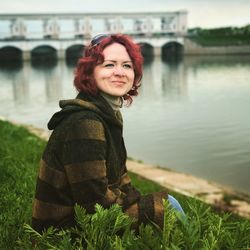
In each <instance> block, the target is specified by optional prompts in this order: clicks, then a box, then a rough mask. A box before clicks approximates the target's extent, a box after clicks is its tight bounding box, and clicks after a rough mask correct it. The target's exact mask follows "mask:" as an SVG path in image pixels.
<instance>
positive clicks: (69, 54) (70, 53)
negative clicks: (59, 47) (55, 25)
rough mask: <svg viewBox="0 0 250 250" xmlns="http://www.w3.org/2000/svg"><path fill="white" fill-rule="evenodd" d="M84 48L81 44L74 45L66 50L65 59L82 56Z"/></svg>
mask: <svg viewBox="0 0 250 250" xmlns="http://www.w3.org/2000/svg"><path fill="white" fill-rule="evenodd" d="M84 48H85V46H84V45H83V44H74V45H71V46H69V47H68V48H66V59H71V58H79V57H81V56H82V55H83V51H84Z"/></svg>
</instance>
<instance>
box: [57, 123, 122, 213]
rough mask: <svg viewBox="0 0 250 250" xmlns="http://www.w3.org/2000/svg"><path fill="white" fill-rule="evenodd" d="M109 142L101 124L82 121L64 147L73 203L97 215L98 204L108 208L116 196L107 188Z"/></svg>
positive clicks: (66, 138) (65, 165)
mask: <svg viewBox="0 0 250 250" xmlns="http://www.w3.org/2000/svg"><path fill="white" fill-rule="evenodd" d="M106 147H107V146H106V139H105V132H104V127H103V124H102V123H101V122H100V121H99V120H94V119H83V120H79V121H78V122H76V123H74V124H72V125H71V127H70V129H69V131H67V133H66V135H65V141H64V143H63V147H62V161H63V165H64V169H65V173H66V176H67V179H68V183H69V185H70V190H71V193H72V196H73V201H74V203H78V204H79V205H81V206H83V207H84V208H86V210H87V211H88V212H93V211H94V205H95V204H96V203H99V204H101V205H102V206H103V207H109V206H110V205H112V204H114V203H116V201H117V199H118V197H117V195H116V194H115V193H114V192H113V191H112V190H111V189H109V188H108V180H107V176H106V151H107V148H106Z"/></svg>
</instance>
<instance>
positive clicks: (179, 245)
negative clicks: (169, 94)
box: [0, 121, 250, 250]
mask: <svg viewBox="0 0 250 250" xmlns="http://www.w3.org/2000/svg"><path fill="white" fill-rule="evenodd" d="M0 140H1V144H0V183H1V186H0V200H1V202H0V249H17V248H19V249H33V247H32V246H31V244H30V241H29V237H30V236H33V238H36V240H37V241H38V242H40V243H39V244H40V245H39V246H40V248H39V247H38V248H37V249H82V248H81V247H80V246H82V243H81V242H82V240H83V239H87V240H88V241H89V242H90V243H89V245H86V246H85V247H86V248H84V249H104V248H101V247H100V245H99V246H98V244H101V242H107V246H109V248H107V249H195V250H196V249H250V237H249V235H250V221H249V220H247V219H244V218H240V217H237V216H232V215H228V214H224V213H216V212H215V211H213V209H212V208H211V207H210V206H209V205H207V204H204V203H202V202H200V201H198V200H196V199H193V198H188V197H185V196H183V195H180V194H176V193H173V192H170V193H171V194H174V196H175V197H176V198H178V200H179V201H180V203H181V204H182V206H183V208H184V210H185V212H186V214H187V219H186V220H185V221H182V220H181V219H178V217H177V216H173V214H171V213H166V216H165V220H166V223H165V227H164V229H163V230H159V229H157V228H155V227H154V226H149V227H148V226H146V227H141V229H140V231H139V233H138V234H135V233H134V232H133V231H131V230H129V231H128V229H129V228H130V224H131V222H130V220H129V218H126V217H124V215H122V212H121V211H120V210H119V208H117V207H116V208H112V209H111V210H110V211H104V210H102V209H101V208H98V211H97V213H96V214H95V215H93V216H87V215H86V214H85V213H84V211H83V210H81V209H80V208H76V209H78V210H77V211H78V215H79V218H80V219H79V225H80V228H82V229H83V230H85V229H87V228H89V229H88V230H93V231H90V232H89V233H84V232H83V230H82V231H81V230H77V231H74V230H73V231H67V232H56V231H53V230H52V229H51V230H50V231H48V232H46V233H45V235H38V234H36V233H35V232H34V231H32V230H31V229H30V228H28V226H27V225H26V231H25V230H24V224H29V223H30V221H31V207H32V199H33V195H34V190H35V181H36V176H37V167H38V162H39V159H40V157H41V153H42V151H43V148H44V146H45V142H44V141H43V140H41V139H39V138H38V137H36V136H34V135H32V134H30V133H29V132H28V131H27V130H26V129H25V128H23V127H21V126H14V125H12V124H10V123H8V122H4V121H0ZM130 174H131V178H132V182H133V184H134V185H135V187H136V188H138V189H139V190H140V191H141V192H142V193H143V194H146V193H149V192H154V191H160V190H162V187H161V186H159V185H158V184H156V183H153V182H151V181H148V180H145V179H143V178H141V177H139V176H137V175H135V174H132V173H130ZM114 215H116V216H114ZM116 218H119V220H120V221H117V220H116ZM107 219H108V222H106V223H105V220H107ZM101 221H103V223H101ZM121 221H122V224H121V223H120V222H121ZM98 223H99V224H98ZM100 223H101V224H100ZM109 224H110V227H108V230H107V229H106V227H107V225H109ZM96 227H98V228H99V229H96ZM84 228H85V229H84ZM121 231H122V232H123V234H121ZM114 232H119V233H118V235H117V234H116V233H114ZM125 232H126V233H125ZM72 235H73V236H72ZM93 235H97V236H96V237H98V240H97V238H95V237H93ZM72 237H73V238H74V239H76V241H75V243H72ZM18 242H19V243H18ZM73 244H74V246H73ZM76 244H78V246H76ZM102 244H104V243H102ZM91 246H92V247H91ZM132 246H133V247H134V248H131V247H132ZM154 247H156V248H154Z"/></svg>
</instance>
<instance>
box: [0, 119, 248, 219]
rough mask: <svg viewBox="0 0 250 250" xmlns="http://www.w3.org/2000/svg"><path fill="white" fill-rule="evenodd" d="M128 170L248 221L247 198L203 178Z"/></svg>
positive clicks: (137, 166) (134, 165)
mask: <svg viewBox="0 0 250 250" xmlns="http://www.w3.org/2000/svg"><path fill="white" fill-rule="evenodd" d="M0 120H5V118H4V117H0ZM13 123H15V122H13ZM23 126H25V127H26V128H27V129H28V130H29V131H30V132H32V133H33V134H35V135H37V136H38V137H40V138H42V139H44V140H48V138H49V135H50V133H49V131H46V130H43V129H39V128H35V127H34V126H31V125H23ZM127 168H128V170H129V171H130V172H133V173H135V174H137V175H139V176H141V177H143V178H146V179H148V180H151V181H154V182H156V183H158V184H159V185H161V186H162V187H164V188H167V189H169V190H170V191H171V190H172V191H175V192H178V193H181V194H184V195H187V196H190V197H195V198H198V199H200V200H202V201H204V202H206V203H208V204H211V205H212V206H214V207H215V208H218V209H220V210H224V211H229V212H233V213H236V214H238V215H240V216H243V217H245V218H250V197H249V196H248V195H246V194H243V193H240V192H237V191H235V190H232V189H230V188H227V187H224V186H221V185H219V184H217V183H213V182H209V181H207V180H204V179H202V178H198V177H195V176H192V175H188V174H184V173H178V172H175V171H172V170H169V169H166V168H160V167H156V166H153V165H148V164H144V163H139V162H137V161H135V160H128V161H127Z"/></svg>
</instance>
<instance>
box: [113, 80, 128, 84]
mask: <svg viewBox="0 0 250 250" xmlns="http://www.w3.org/2000/svg"><path fill="white" fill-rule="evenodd" d="M112 83H114V84H117V85H123V84H125V83H126V82H124V81H112Z"/></svg>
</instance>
